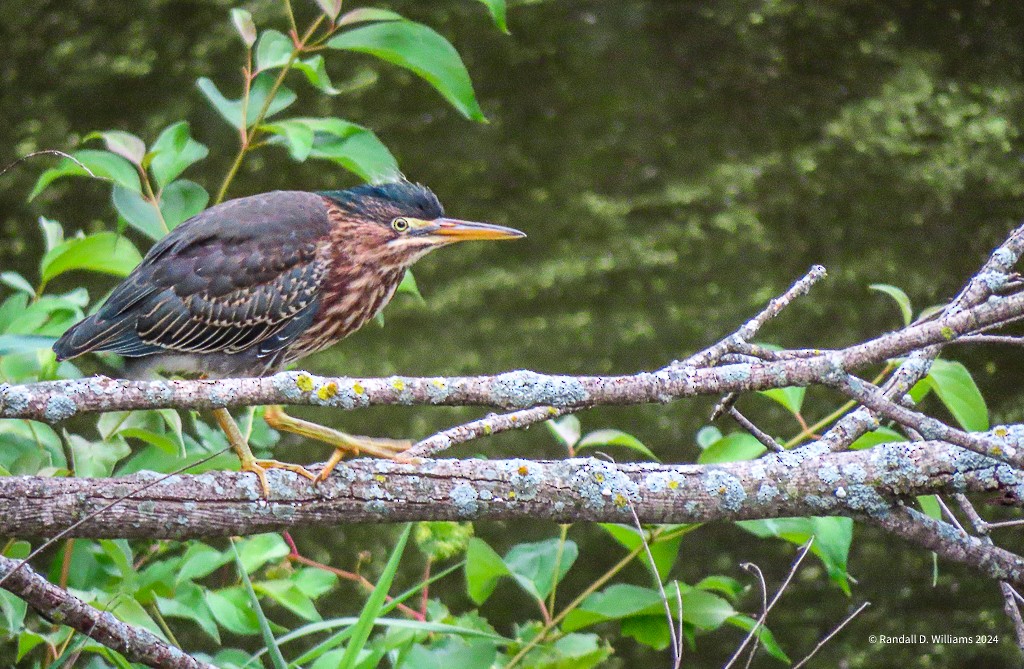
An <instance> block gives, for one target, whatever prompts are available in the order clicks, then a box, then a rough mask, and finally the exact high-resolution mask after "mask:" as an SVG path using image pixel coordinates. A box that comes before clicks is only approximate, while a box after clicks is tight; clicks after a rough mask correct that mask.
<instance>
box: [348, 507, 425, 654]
mask: <svg viewBox="0 0 1024 669" xmlns="http://www.w3.org/2000/svg"><path fill="white" fill-rule="evenodd" d="M411 531H412V523H406V525H405V529H404V530H403V531H402V536H400V537H398V543H397V544H396V545H395V549H394V550H393V551H391V557H390V558H389V559H388V563H387V565H385V567H384V571H383V572H382V573H381V575H380V579H379V580H378V581H377V585H376V586H374V588H373V592H371V593H370V598H369V599H367V600H366V604H365V605H364V606H363V611H362V613H360V614H359V620H358V622H356V624H355V625H354V626H353V627H352V639H351V640H350V641H349V642H348V645H347V646H346V647H345V655H344V656H343V657H342V658H341V665H340V667H339V669H353V667H355V666H356V659H357V658H358V657H359V652H360V651H362V650H363V646H365V645H366V640H367V639H369V638H370V632H371V631H372V630H373V622H374V621H375V620H376V619H377V617H378V616H380V613H381V611H382V610H383V608H384V604H385V600H386V599H387V596H388V591H389V590H390V589H391V582H392V581H394V580H395V574H396V573H397V572H398V563H399V562H400V561H401V559H402V553H403V552H404V551H405V544H406V542H407V541H408V540H409V533H410V532H411Z"/></svg>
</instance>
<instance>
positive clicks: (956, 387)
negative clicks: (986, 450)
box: [926, 358, 989, 432]
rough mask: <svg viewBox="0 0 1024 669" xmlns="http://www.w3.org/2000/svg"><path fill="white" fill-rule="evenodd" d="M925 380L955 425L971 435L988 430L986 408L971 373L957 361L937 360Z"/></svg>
mask: <svg viewBox="0 0 1024 669" xmlns="http://www.w3.org/2000/svg"><path fill="white" fill-rule="evenodd" d="M926 379H927V380H928V381H929V382H930V383H931V385H932V388H933V389H934V390H935V394H936V395H938V396H939V399H940V400H942V403H943V404H945V405H946V408H947V409H949V412H950V413H951V414H953V417H954V418H955V419H956V421H957V422H958V423H960V425H961V426H962V427H963V428H964V429H965V430H969V431H971V432H984V431H985V430H987V429H988V428H989V422H988V407H987V406H985V398H984V397H982V395H981V391H980V390H978V384H976V383H975V382H974V378H973V377H971V373H970V372H969V371H967V368H966V367H964V366H963V365H962V364H960V363H959V362H955V361H952V360H943V359H941V358H939V359H938V360H935V361H934V362H933V363H932V368H931V371H930V372H929V373H928V376H927V377H926Z"/></svg>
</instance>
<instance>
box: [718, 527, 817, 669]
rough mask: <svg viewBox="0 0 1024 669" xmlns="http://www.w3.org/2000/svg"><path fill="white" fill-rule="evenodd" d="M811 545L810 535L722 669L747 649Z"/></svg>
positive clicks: (812, 537) (812, 541) (727, 667)
mask: <svg viewBox="0 0 1024 669" xmlns="http://www.w3.org/2000/svg"><path fill="white" fill-rule="evenodd" d="M813 545H814V536H813V535H812V536H811V538H810V539H808V540H807V543H805V544H804V545H803V546H801V547H800V553H799V554H798V555H797V557H796V560H794V561H793V566H792V567H791V568H790V570H789V574H787V575H786V578H785V580H784V581H783V582H782V585H780V586H779V589H778V590H777V591H776V592H775V596H774V597H772V601H770V602H768V606H766V607H765V609H764V612H763V613H762V614H761V617H760V618H758V619H757V622H756V623H755V624H754V627H753V628H751V630H750V632H748V633H747V636H746V638H744V639H743V643H741V644H740V646H739V648H737V649H736V651H735V652H734V653H733V654H732V657H730V658H729V661H728V662H727V663H726V664H725V666H724V667H723V668H722V669H729V667H731V666H732V665H733V663H734V662H736V659H737V658H738V657H739V656H740V654H741V653H742V652H743V649H744V648H746V647H747V644H748V643H750V640H751V639H752V638H754V636H755V635H756V634H757V632H758V630H760V629H761V627H762V626H763V625H764V621H765V620H766V619H767V618H768V613H769V612H770V611H771V610H772V607H774V606H775V604H776V602H778V601H779V598H780V597H782V593H783V592H785V591H786V588H788V587H789V583H790V581H792V580H793V577H794V576H795V575H796V571H797V569H799V568H800V563H802V562H803V561H804V558H805V557H807V554H808V553H810V552H811V546H813Z"/></svg>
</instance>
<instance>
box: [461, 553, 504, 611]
mask: <svg viewBox="0 0 1024 669" xmlns="http://www.w3.org/2000/svg"><path fill="white" fill-rule="evenodd" d="M465 574H466V594H468V595H469V598H470V599H472V600H473V602H474V603H476V604H477V605H480V604H483V603H484V602H486V601H487V598H488V597H490V596H491V593H493V592H494V588H495V587H496V586H497V585H498V580H499V579H501V577H502V576H511V574H512V572H511V571H509V568H508V567H507V566H506V565H505V562H504V561H503V560H502V559H501V556H500V555H498V554H497V553H495V552H494V549H493V548H491V547H490V546H488V545H487V544H486V543H485V542H484V541H483V540H482V539H477V538H476V537H474V538H472V539H470V540H469V545H468V547H467V548H466V566H465Z"/></svg>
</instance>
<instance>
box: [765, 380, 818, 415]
mask: <svg viewBox="0 0 1024 669" xmlns="http://www.w3.org/2000/svg"><path fill="white" fill-rule="evenodd" d="M758 393H760V394H761V395H764V396H765V397H767V398H770V399H773V400H775V401H776V402H778V403H779V404H781V405H782V406H784V407H786V409H787V410H788V411H789V412H790V413H791V414H794V415H795V414H798V413H800V409H801V407H803V404H804V395H806V394H807V388H804V387H802V386H787V387H785V388H771V389H769V390H759V391H758Z"/></svg>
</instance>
